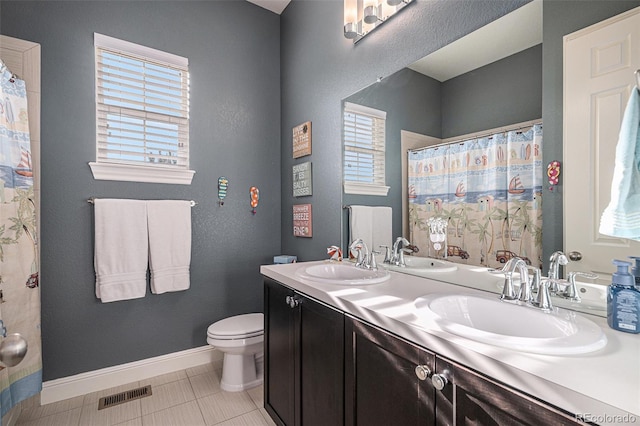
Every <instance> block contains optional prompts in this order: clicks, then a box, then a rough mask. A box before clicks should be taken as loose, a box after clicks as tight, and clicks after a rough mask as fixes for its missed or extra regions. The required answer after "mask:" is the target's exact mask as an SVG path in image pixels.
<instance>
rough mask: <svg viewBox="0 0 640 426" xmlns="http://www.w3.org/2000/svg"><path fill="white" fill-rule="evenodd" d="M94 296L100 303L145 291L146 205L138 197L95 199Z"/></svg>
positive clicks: (146, 254)
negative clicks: (128, 198)
mask: <svg viewBox="0 0 640 426" xmlns="http://www.w3.org/2000/svg"><path fill="white" fill-rule="evenodd" d="M94 203H95V257H94V267H95V270H96V296H97V297H98V298H99V299H101V300H102V302H103V303H104V302H114V301H116V300H126V299H137V298H139V297H144V296H145V294H146V293H147V262H148V259H149V242H148V239H147V204H146V201H142V200H116V199H96V200H95V202H94Z"/></svg>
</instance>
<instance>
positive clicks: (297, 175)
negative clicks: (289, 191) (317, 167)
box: [293, 161, 313, 197]
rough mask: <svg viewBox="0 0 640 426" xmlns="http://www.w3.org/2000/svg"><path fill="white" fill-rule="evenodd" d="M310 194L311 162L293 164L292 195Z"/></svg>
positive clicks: (311, 191) (311, 184)
mask: <svg viewBox="0 0 640 426" xmlns="http://www.w3.org/2000/svg"><path fill="white" fill-rule="evenodd" d="M312 194H313V183H312V181H311V162H310V161H307V162H306V163H301V164H296V165H295V166H293V196H294V197H304V196H306V195H312Z"/></svg>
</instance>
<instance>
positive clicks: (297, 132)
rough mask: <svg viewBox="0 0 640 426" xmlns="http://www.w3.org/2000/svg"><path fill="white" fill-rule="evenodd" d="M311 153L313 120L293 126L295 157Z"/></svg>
mask: <svg viewBox="0 0 640 426" xmlns="http://www.w3.org/2000/svg"><path fill="white" fill-rule="evenodd" d="M310 154H311V122H310V121H307V122H306V123H302V124H300V125H298V126H296V127H294V128H293V158H299V157H304V156H305V155H310Z"/></svg>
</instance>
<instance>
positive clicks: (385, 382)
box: [345, 317, 435, 426]
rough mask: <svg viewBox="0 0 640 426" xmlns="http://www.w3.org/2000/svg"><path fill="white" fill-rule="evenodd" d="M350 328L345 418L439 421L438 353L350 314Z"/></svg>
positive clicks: (367, 422)
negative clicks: (433, 375) (434, 379)
mask: <svg viewBox="0 0 640 426" xmlns="http://www.w3.org/2000/svg"><path fill="white" fill-rule="evenodd" d="M345 328H346V333H345V340H346V343H345V348H346V355H345V360H346V363H345V396H346V401H345V405H346V407H345V410H346V411H345V424H347V425H362V426H375V425H380V426H388V425H412V426H413V425H415V426H417V425H433V424H435V405H434V403H435V390H434V388H433V385H432V384H431V379H430V377H429V376H430V372H431V371H433V369H434V366H435V355H434V354H432V353H430V352H427V351H425V350H424V349H421V348H419V347H417V346H415V345H412V344H410V343H408V342H406V341H404V340H400V339H398V338H396V337H393V336H391V335H390V334H388V333H386V332H384V331H382V330H380V329H378V328H374V327H372V326H370V325H367V324H365V323H363V322H360V321H358V320H354V319H352V318H349V317H347V318H346V323H345ZM418 376H420V377H418Z"/></svg>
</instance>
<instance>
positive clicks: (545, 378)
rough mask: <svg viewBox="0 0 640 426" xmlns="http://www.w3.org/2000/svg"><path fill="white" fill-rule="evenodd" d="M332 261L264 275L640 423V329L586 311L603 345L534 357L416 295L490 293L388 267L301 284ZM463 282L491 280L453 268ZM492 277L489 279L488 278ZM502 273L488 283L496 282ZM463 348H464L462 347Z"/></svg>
mask: <svg viewBox="0 0 640 426" xmlns="http://www.w3.org/2000/svg"><path fill="white" fill-rule="evenodd" d="M324 262H327V261H317V262H303V263H291V264H285V265H263V266H261V267H260V273H261V274H263V275H264V276H267V277H269V278H272V279H274V280H276V281H279V282H280V283H282V284H285V285H286V286H288V287H291V288H292V289H294V290H297V291H299V292H300V293H302V294H305V295H307V296H310V297H312V298H314V299H317V300H319V301H321V302H324V303H326V304H328V305H330V306H333V307H335V308H337V309H339V310H342V311H344V312H345V313H347V314H350V315H352V316H354V317H356V318H360V319H362V320H364V321H366V322H368V323H370V324H373V325H376V326H378V327H380V328H382V329H385V330H387V331H389V332H391V333H393V334H396V335H398V336H400V337H402V338H404V339H406V340H409V341H411V342H414V343H416V344H418V345H419V346H422V347H424V348H426V349H428V350H430V351H433V352H435V353H436V354H438V355H441V356H443V357H445V358H448V359H450V360H452V361H455V362H458V363H460V364H462V365H465V366H467V367H470V368H472V369H475V370H477V371H480V372H482V373H484V374H486V375H487V376H489V377H492V378H494V379H496V380H498V381H500V382H503V383H505V384H507V385H509V386H512V387H514V388H516V389H519V390H521V391H523V392H525V393H528V394H530V395H533V396H535V397H537V398H539V399H541V400H543V401H547V402H549V403H550V404H553V405H555V406H558V407H560V408H563V409H564V410H567V411H569V412H572V413H575V414H589V415H591V416H592V417H591V418H592V419H594V420H593V421H594V422H596V423H599V424H604V425H606V424H611V425H613V424H619V422H617V421H616V418H615V417H614V416H624V415H633V416H636V421H639V422H640V334H629V333H623V332H619V331H615V330H612V329H611V328H609V327H608V325H607V321H606V318H603V317H600V316H595V315H588V314H579V315H583V316H585V317H586V318H588V319H590V320H591V321H593V322H595V323H596V324H597V325H598V326H600V327H601V328H602V330H603V332H604V333H605V334H606V336H607V339H608V342H607V345H606V347H605V348H603V349H601V350H598V351H596V352H592V353H588V354H583V355H562V356H551V355H537V354H530V353H524V352H518V351H513V350H510V349H504V348H499V347H496V346H491V345H487V344H483V343H480V342H475V341H471V340H468V339H465V338H462V337H459V336H456V335H453V334H451V333H448V332H446V331H443V330H442V329H441V328H440V327H438V325H437V324H436V323H435V322H433V321H429V320H428V319H425V318H424V317H422V316H418V315H416V311H415V308H414V301H415V299H416V298H418V297H421V296H425V295H429V294H435V293H449V294H451V293H478V294H484V295H486V294H487V293H486V292H484V291H481V290H476V289H472V288H468V287H463V286H460V285H454V284H449V283H445V282H442V281H436V280H433V279H429V278H425V277H419V276H413V275H407V274H401V273H397V272H394V271H391V272H390V275H391V278H390V279H389V280H388V281H386V282H384V283H381V284H376V285H368V286H353V285H350V286H342V285H333V284H320V283H315V282H312V281H306V280H305V281H303V280H301V279H300V278H298V277H296V275H295V272H296V270H297V269H298V268H304V267H307V266H309V265H314V264H321V263H324ZM455 273H457V275H458V276H459V277H460V280H461V281H460V282H463V283H464V282H465V281H466V282H469V283H470V282H471V281H476V280H474V279H473V277H474V274H476V276H478V278H479V279H478V281H487V276H488V275H489V273H488V272H487V271H486V268H473V267H465V268H460V270H459V271H456V272H455ZM492 279H493V278H489V281H491V280H492ZM501 282H502V278H501V277H499V276H497V277H495V281H494V282H493V283H491V284H489V287H491V289H492V291H494V292H495V290H493V287H496V286H499V285H500V283H501ZM461 349H463V350H461Z"/></svg>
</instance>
